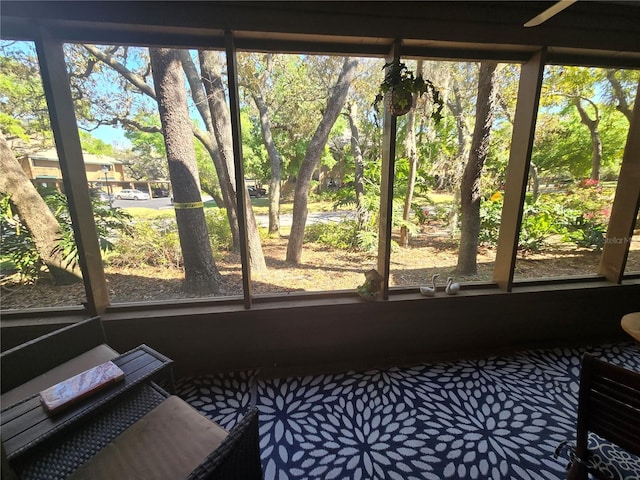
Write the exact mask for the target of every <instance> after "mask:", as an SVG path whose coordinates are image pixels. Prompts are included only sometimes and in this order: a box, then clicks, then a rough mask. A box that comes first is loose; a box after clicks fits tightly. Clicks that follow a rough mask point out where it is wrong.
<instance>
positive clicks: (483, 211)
mask: <svg viewBox="0 0 640 480" xmlns="http://www.w3.org/2000/svg"><path fill="white" fill-rule="evenodd" d="M502 205H503V201H502V197H499V198H498V197H496V198H493V197H492V199H490V200H486V201H483V202H481V203H480V235H479V237H478V239H479V241H480V244H482V245H486V246H490V247H495V246H496V245H497V244H498V235H499V233H500V220H501V218H502Z"/></svg>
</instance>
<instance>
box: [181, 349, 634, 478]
mask: <svg viewBox="0 0 640 480" xmlns="http://www.w3.org/2000/svg"><path fill="white" fill-rule="evenodd" d="M585 351H589V352H590V353H593V354H594V355H596V356H599V357H601V358H603V359H605V360H607V361H609V362H611V363H614V364H618V365H621V366H623V367H626V368H630V369H634V370H639V371H640V346H638V345H637V344H630V343H629V344H622V345H606V346H598V347H593V348H589V349H554V350H540V351H533V352H528V353H523V354H518V355H513V356H508V357H491V358H488V359H483V360H474V361H460V362H452V363H441V364H433V365H426V364H425V365H416V366H413V367H408V368H391V369H386V370H372V371H367V372H347V373H341V374H328V375H317V376H309V377H294V378H283V379H261V378H259V375H258V372H243V373H240V374H235V375H227V376H204V377H192V378H185V379H182V380H181V381H180V382H179V384H178V393H179V395H180V396H181V397H182V398H183V399H185V400H186V401H188V402H189V403H191V404H192V405H193V406H194V407H196V408H197V409H199V410H200V411H201V412H202V413H203V414H205V415H207V416H208V417H210V418H211V419H213V420H214V421H216V422H218V423H220V424H221V425H222V426H224V427H225V428H231V427H232V426H233V425H235V423H236V422H237V421H238V419H239V418H241V417H242V415H243V413H244V411H245V410H246V409H247V407H249V406H250V405H254V404H255V405H257V407H258V408H259V410H260V447H261V451H262V463H263V467H264V474H265V479H266V480H272V479H287V480H294V479H349V480H351V479H355V480H357V479H367V480H369V479H402V480H412V479H433V480H435V479H465V480H466V479H483V480H484V479H494V480H500V479H522V480H529V479H541V480H554V479H564V478H565V477H566V470H565V467H566V463H567V462H566V460H564V459H555V458H554V455H553V454H554V450H555V448H556V447H557V446H558V444H559V443H560V442H561V441H563V440H566V439H572V438H574V436H575V422H576V414H577V394H578V385H579V373H580V358H581V356H582V354H583V353H584V352H585Z"/></svg>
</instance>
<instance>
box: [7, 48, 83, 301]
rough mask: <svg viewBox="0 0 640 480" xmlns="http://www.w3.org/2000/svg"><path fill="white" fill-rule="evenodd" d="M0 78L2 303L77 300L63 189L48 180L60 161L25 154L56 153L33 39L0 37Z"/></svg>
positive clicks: (79, 286)
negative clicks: (29, 40)
mask: <svg viewBox="0 0 640 480" xmlns="http://www.w3.org/2000/svg"><path fill="white" fill-rule="evenodd" d="M0 78H1V79H2V85H3V89H2V93H1V94H0V109H1V110H0V130H1V131H2V134H3V140H1V141H2V143H4V144H5V145H6V147H8V150H9V152H7V153H8V154H7V155H4V154H3V155H2V162H1V163H2V171H3V173H2V175H3V177H4V178H5V179H7V178H9V176H11V178H13V179H15V181H13V182H7V183H3V185H2V190H1V191H0V208H1V210H2V215H1V218H0V222H1V230H2V236H1V246H0V252H1V253H0V262H1V269H2V295H0V302H1V306H2V310H12V309H24V308H43V307H56V306H64V307H72V306H77V307H80V306H81V304H82V302H84V301H86V295H85V291H84V285H83V283H82V273H81V271H80V268H79V265H78V263H77V261H76V260H75V252H76V250H77V248H76V244H75V240H74V234H73V228H72V225H71V217H70V214H69V208H68V204H67V197H66V196H65V194H64V189H63V188H62V185H61V182H58V181H54V180H55V179H60V178H61V174H60V169H59V167H58V165H57V161H53V160H40V159H39V160H36V161H34V162H33V164H31V162H30V160H29V159H30V158H32V157H38V156H44V157H45V158H47V157H51V156H53V158H54V159H55V160H57V155H56V153H55V149H54V148H53V135H52V132H51V127H50V124H49V117H48V114H47V106H46V101H45V97H44V92H43V88H42V81H41V77H40V69H39V65H38V59H37V55H36V52H35V46H34V44H33V43H31V42H6V41H2V43H0ZM8 172H12V174H11V175H9V173H8ZM38 178H39V179H38ZM43 178H46V179H47V180H45V181H43V180H42V179H43ZM27 204H28V205H27ZM19 212H20V214H19Z"/></svg>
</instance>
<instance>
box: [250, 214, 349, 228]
mask: <svg viewBox="0 0 640 480" xmlns="http://www.w3.org/2000/svg"><path fill="white" fill-rule="evenodd" d="M346 218H348V219H355V218H356V214H355V212H346V211H343V210H340V211H337V212H311V213H309V216H308V217H307V225H311V224H313V223H329V222H336V223H339V222H341V221H342V220H344V219H346ZM292 219H293V215H292V214H290V213H285V214H282V215H280V226H281V227H290V226H291V222H292ZM256 222H258V226H259V227H265V228H266V227H268V226H269V216H268V215H256Z"/></svg>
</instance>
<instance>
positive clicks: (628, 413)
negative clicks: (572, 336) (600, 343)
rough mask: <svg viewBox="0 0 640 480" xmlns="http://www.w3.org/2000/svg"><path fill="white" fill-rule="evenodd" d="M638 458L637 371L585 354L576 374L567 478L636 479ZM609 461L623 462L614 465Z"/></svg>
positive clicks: (639, 379) (639, 394) (639, 381)
mask: <svg viewBox="0 0 640 480" xmlns="http://www.w3.org/2000/svg"><path fill="white" fill-rule="evenodd" d="M590 432H591V433H593V434H595V435H597V437H595V436H593V435H590ZM620 449H623V450H622V451H621V450H620ZM625 451H626V452H625ZM633 455H635V456H636V457H635V459H634V457H633ZM638 456H640V373H637V372H633V371H631V370H626V369H624V368H621V367H618V366H615V365H611V364H609V363H606V362H603V361H601V360H598V359H596V358H594V357H592V356H591V355H588V354H585V355H584V356H583V358H582V369H581V372H580V392H579V397H578V425H577V436H576V447H575V452H574V454H573V459H572V463H571V465H570V469H569V474H568V478H569V479H571V480H578V479H580V480H584V479H587V478H588V475H589V474H592V475H593V476H595V477H596V478H606V479H618V478H640V458H638ZM614 457H617V458H618V459H621V458H624V459H625V460H624V461H623V462H621V461H616V460H615V458H614Z"/></svg>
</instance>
